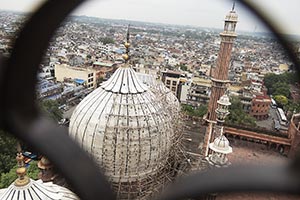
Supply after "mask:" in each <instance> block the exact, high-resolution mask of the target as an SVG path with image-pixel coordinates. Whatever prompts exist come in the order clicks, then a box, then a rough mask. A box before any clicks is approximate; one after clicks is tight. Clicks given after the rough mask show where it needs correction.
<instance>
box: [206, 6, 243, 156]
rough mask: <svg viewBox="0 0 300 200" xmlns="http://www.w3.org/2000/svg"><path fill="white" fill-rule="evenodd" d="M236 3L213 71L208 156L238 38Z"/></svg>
mask: <svg viewBox="0 0 300 200" xmlns="http://www.w3.org/2000/svg"><path fill="white" fill-rule="evenodd" d="M234 8H235V2H234V3H233V6H232V10H231V11H230V12H229V13H228V14H227V15H226V17H225V25H224V31H223V32H222V33H220V36H221V44H220V51H219V54H218V59H217V65H216V67H215V69H214V70H213V71H212V78H211V81H212V86H211V94H210V100H209V104H208V111H207V115H206V120H207V122H209V124H208V127H207V130H206V134H205V138H204V155H205V156H208V150H209V149H208V146H209V144H210V143H211V142H212V141H213V139H214V138H215V134H214V133H215V131H214V130H213V124H216V123H217V116H216V114H217V113H216V109H217V104H218V103H217V102H218V100H219V99H220V98H221V97H222V96H223V95H224V94H225V91H226V90H227V86H228V84H229V80H228V70H229V64H230V59H231V51H232V45H233V42H234V40H235V38H236V36H237V35H236V33H235V28H236V24H237V22H238V15H237V14H236V12H235V10H234Z"/></svg>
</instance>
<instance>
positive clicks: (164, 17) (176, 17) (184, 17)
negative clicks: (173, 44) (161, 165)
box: [0, 0, 300, 35]
mask: <svg viewBox="0 0 300 200" xmlns="http://www.w3.org/2000/svg"><path fill="white" fill-rule="evenodd" d="M251 1H254V2H257V3H259V5H261V6H262V7H263V8H265V11H266V12H267V13H269V14H270V15H271V16H272V17H273V19H276V20H277V21H279V24H283V25H284V26H282V27H285V30H284V32H286V33H293V34H299V35H300V23H299V22H300V18H299V14H298V9H299V8H300V1H299V0H288V1H286V0H251ZM41 2H43V1H42V0H0V8H1V9H6V10H17V11H29V10H32V9H33V8H34V7H35V6H36V5H37V4H39V3H41ZM287 2H288V3H287ZM231 6H232V1H230V0H89V1H87V2H86V3H84V4H83V5H82V6H81V7H80V8H79V9H78V10H77V11H76V12H75V14H78V15H88V16H98V17H101V18H111V19H128V20H137V21H147V22H162V23H170V24H182V25H196V26H203V27H216V28H222V27H223V22H222V21H223V19H224V16H225V15H226V14H227V13H228V11H229V10H230V9H231ZM236 10H237V13H238V15H239V23H238V26H237V30H238V31H239V30H240V31H241V30H247V31H254V30H256V31H261V30H263V28H262V26H261V25H260V23H259V22H258V20H256V19H255V18H254V17H253V16H252V15H251V14H249V13H248V12H247V11H246V10H245V9H243V8H242V6H240V5H239V4H238V3H237V5H236Z"/></svg>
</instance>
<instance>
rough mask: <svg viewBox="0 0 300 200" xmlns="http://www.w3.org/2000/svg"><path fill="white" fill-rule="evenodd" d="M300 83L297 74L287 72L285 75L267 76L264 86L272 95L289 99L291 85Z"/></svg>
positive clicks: (271, 74)
mask: <svg viewBox="0 0 300 200" xmlns="http://www.w3.org/2000/svg"><path fill="white" fill-rule="evenodd" d="M297 82H299V77H298V75H297V74H296V73H293V72H285V73H283V74H279V75H277V74H273V73H270V74H266V75H265V77H264V84H265V86H266V87H267V88H268V94H270V95H284V96H286V97H289V84H295V83H297Z"/></svg>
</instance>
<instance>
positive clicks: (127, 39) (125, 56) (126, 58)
mask: <svg viewBox="0 0 300 200" xmlns="http://www.w3.org/2000/svg"><path fill="white" fill-rule="evenodd" d="M129 28H130V24H128V28H127V37H126V42H125V44H124V46H125V48H126V53H125V54H124V55H123V59H124V60H125V63H127V62H128V60H129V59H130V56H129V47H130V41H129V39H130V32H129Z"/></svg>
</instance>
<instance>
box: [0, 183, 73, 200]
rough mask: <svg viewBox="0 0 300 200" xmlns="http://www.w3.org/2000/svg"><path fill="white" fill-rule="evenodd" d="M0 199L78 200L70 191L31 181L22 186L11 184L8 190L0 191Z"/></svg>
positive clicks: (53, 185) (51, 184)
mask: <svg viewBox="0 0 300 200" xmlns="http://www.w3.org/2000/svg"><path fill="white" fill-rule="evenodd" d="M0 199H6V200H20V199H26V200H36V199H43V200H67V199H74V200H76V199H79V198H78V197H77V196H76V195H75V194H74V193H73V192H71V191H70V190H68V189H66V188H64V187H61V186H58V185H55V184H53V183H52V182H49V183H43V182H42V181H41V180H38V181H34V180H32V179H30V180H29V182H28V183H27V184H26V185H24V186H17V185H16V184H15V183H12V184H11V185H10V186H9V187H8V188H6V189H2V190H1V191H0Z"/></svg>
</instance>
